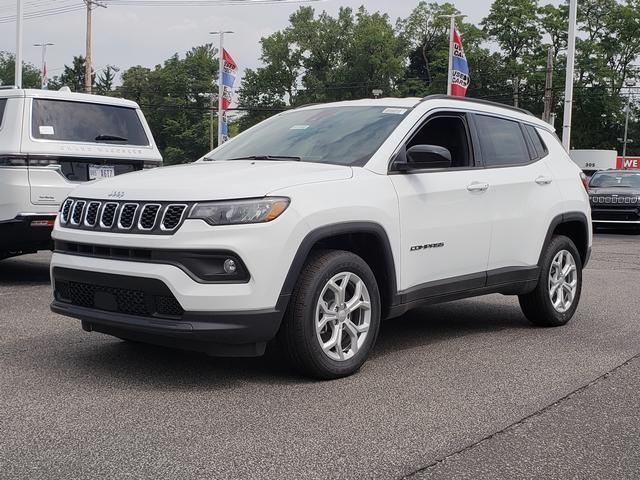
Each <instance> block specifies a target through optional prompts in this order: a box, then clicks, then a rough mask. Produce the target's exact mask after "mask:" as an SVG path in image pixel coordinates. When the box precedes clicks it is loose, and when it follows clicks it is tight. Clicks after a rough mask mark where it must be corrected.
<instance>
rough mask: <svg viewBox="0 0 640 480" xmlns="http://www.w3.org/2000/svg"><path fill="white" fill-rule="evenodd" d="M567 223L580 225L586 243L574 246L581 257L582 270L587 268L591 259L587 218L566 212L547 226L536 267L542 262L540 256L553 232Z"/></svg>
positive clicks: (579, 214) (580, 213)
mask: <svg viewBox="0 0 640 480" xmlns="http://www.w3.org/2000/svg"><path fill="white" fill-rule="evenodd" d="M567 222H579V223H580V224H581V225H582V228H583V233H584V237H585V239H586V242H585V244H584V245H576V247H577V248H578V251H579V252H580V253H581V255H583V258H582V268H584V267H586V266H587V263H589V258H590V257H591V247H589V220H588V219H587V216H586V215H585V214H584V213H583V212H566V213H562V214H560V215H557V216H556V217H554V218H553V220H551V223H550V224H549V228H548V230H547V235H546V237H545V239H544V243H543V244H542V250H541V251H540V256H539V257H538V265H540V263H541V262H542V255H543V254H544V252H545V250H546V248H547V246H548V245H549V243H550V242H551V237H552V236H553V232H554V231H555V229H556V228H558V226H559V225H562V224H563V223H567Z"/></svg>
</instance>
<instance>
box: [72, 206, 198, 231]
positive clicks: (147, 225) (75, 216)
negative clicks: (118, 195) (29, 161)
mask: <svg viewBox="0 0 640 480" xmlns="http://www.w3.org/2000/svg"><path fill="white" fill-rule="evenodd" d="M192 206H193V203H171V202H124V201H123V202H118V201H99V200H84V199H73V198H69V199H67V200H65V202H64V204H63V205H62V209H61V211H60V224H61V225H62V226H63V227H66V228H75V229H80V230H93V231H107V232H114V233H138V234H155V235H172V234H173V233H174V232H175V231H176V230H177V229H178V228H179V227H180V225H182V222H183V221H184V220H185V218H186V217H187V213H188V211H189V209H190V208H191V207H192Z"/></svg>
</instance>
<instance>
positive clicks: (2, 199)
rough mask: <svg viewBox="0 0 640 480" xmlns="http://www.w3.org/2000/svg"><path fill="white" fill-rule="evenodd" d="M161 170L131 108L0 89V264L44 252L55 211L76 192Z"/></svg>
mask: <svg viewBox="0 0 640 480" xmlns="http://www.w3.org/2000/svg"><path fill="white" fill-rule="evenodd" d="M161 163H162V157H161V156H160V152H158V149H157V148H156V145H155V143H154V141H153V137H152V135H151V132H150V131H149V127H148V126H147V122H146V121H145V118H144V116H143V114H142V112H141V111H140V108H138V106H137V105H136V104H135V103H133V102H130V101H128V100H122V99H117V98H110V97H102V96H98V95H83V94H79V93H71V92H68V91H48V90H28V89H18V88H15V87H0V260H2V259H3V258H6V257H10V256H13V255H19V254H21V253H31V252H35V251H37V250H44V249H50V248H51V230H52V229H53V223H54V220H55V218H56V215H57V211H58V208H59V207H60V204H61V203H62V201H63V200H64V199H65V198H66V197H67V196H68V195H69V193H70V192H71V191H72V190H73V188H75V187H76V186H77V185H79V184H81V183H83V182H87V181H89V180H96V179H101V178H106V177H112V176H114V175H119V174H121V173H126V172H132V171H135V170H142V169H143V168H151V167H158V166H160V165H161Z"/></svg>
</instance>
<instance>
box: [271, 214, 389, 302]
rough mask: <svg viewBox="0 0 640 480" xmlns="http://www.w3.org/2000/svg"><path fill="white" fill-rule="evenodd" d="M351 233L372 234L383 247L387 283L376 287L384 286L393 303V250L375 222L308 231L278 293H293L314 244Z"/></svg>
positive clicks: (286, 294) (332, 226) (340, 224)
mask: <svg viewBox="0 0 640 480" xmlns="http://www.w3.org/2000/svg"><path fill="white" fill-rule="evenodd" d="M353 233H366V234H373V235H375V236H376V237H377V238H378V240H379V241H380V244H381V245H382V248H383V251H382V252H381V253H382V255H383V256H384V267H385V270H386V272H387V276H388V285H379V286H378V287H379V288H380V289H383V288H384V289H385V290H386V292H387V293H388V295H389V296H388V298H389V299H391V304H392V305H393V304H395V303H396V302H397V300H398V295H397V293H398V289H397V278H396V267H395V260H394V258H393V250H392V248H391V243H390V241H389V236H388V235H387V231H386V230H385V229H384V227H383V226H382V225H380V224H379V223H375V222H341V223H334V224H330V225H324V226H322V227H318V228H316V229H314V230H312V231H311V232H309V233H308V234H307V235H306V236H305V237H304V239H303V240H302V242H301V243H300V246H299V247H298V250H297V252H296V254H295V256H294V258H293V261H292V262H291V266H290V267H289V272H288V273H287V276H286V278H285V281H284V285H283V286H282V290H281V292H280V295H281V296H290V295H291V294H292V293H293V289H294V286H295V283H296V280H297V279H298V276H299V275H300V272H301V271H302V267H303V266H304V263H305V261H306V260H307V258H308V256H309V253H311V250H313V248H314V246H315V245H316V244H317V243H318V242H320V241H322V240H326V239H329V238H331V237H335V236H338V235H347V234H353Z"/></svg>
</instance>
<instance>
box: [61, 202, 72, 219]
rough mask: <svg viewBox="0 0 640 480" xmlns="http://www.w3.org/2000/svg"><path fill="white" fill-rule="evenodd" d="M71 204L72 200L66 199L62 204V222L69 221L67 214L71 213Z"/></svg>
mask: <svg viewBox="0 0 640 480" xmlns="http://www.w3.org/2000/svg"><path fill="white" fill-rule="evenodd" d="M72 206H73V200H71V199H67V200H65V202H64V205H63V206H62V213H61V214H60V221H61V222H62V223H63V224H66V223H68V222H69V214H70V213H71V207H72Z"/></svg>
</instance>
